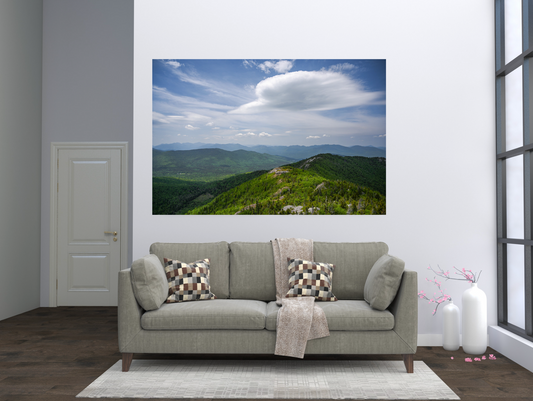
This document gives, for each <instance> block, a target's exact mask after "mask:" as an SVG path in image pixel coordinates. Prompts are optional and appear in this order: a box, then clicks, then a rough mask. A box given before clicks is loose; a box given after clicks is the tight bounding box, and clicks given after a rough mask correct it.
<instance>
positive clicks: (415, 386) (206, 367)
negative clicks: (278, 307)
mask: <svg viewBox="0 0 533 401" xmlns="http://www.w3.org/2000/svg"><path fill="white" fill-rule="evenodd" d="M121 369H122V362H121V361H118V362H117V363H116V364H114V365H113V366H112V367H111V368H109V369H108V370H107V371H106V372H105V373H104V374H103V375H102V376H100V377H99V378H98V379H96V380H95V381H94V382H93V383H92V384H90V385H89V386H88V387H87V388H86V389H85V390H83V391H82V392H81V393H80V394H78V395H77V397H88V398H178V399H179V398H209V399H216V398H225V399H228V398H248V399H255V398H258V399H259V398H260V399H282V398H286V399H291V398H292V399H295V398H296V399H353V400H355V399H357V400H367V399H373V400H376V399H379V400H391V399H399V400H419V399H424V400H458V399H460V398H459V397H458V396H457V395H456V394H455V393H454V392H453V391H452V390H451V389H450V388H449V387H448V386H447V385H446V384H444V382H443V381H442V380H441V379H440V378H439V377H438V376H437V375H436V374H435V373H434V372H433V371H432V370H431V369H430V368H429V367H428V366H427V365H426V364H425V363H424V362H422V361H415V362H414V371H415V372H414V373H412V374H408V373H406V371H405V366H404V364H403V362H402V361H316V360H275V361H268V360H267V361H264V360H251V361H250V360H245V361H243V360H146V359H145V360H143V359H138V360H133V362H132V364H131V368H130V371H129V372H127V373H123V372H122V371H121Z"/></svg>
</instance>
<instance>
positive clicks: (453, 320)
mask: <svg viewBox="0 0 533 401" xmlns="http://www.w3.org/2000/svg"><path fill="white" fill-rule="evenodd" d="M442 316H443V336H442V346H443V347H444V349H445V350H446V351H457V350H458V349H459V345H460V344H459V308H458V307H457V305H455V304H454V303H453V301H450V302H448V303H447V304H446V306H445V307H444V308H442Z"/></svg>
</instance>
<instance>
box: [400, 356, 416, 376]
mask: <svg viewBox="0 0 533 401" xmlns="http://www.w3.org/2000/svg"><path fill="white" fill-rule="evenodd" d="M402 356H403V363H404V364H405V369H406V370H407V373H414V371H415V369H414V354H403V355H402Z"/></svg>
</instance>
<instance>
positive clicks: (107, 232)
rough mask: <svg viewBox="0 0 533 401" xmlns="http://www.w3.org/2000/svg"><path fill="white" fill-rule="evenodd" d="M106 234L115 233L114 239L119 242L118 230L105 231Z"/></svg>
mask: <svg viewBox="0 0 533 401" xmlns="http://www.w3.org/2000/svg"><path fill="white" fill-rule="evenodd" d="M104 234H113V235H114V237H113V241H115V242H117V232H116V231H104Z"/></svg>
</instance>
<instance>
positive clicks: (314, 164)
mask: <svg viewBox="0 0 533 401" xmlns="http://www.w3.org/2000/svg"><path fill="white" fill-rule="evenodd" d="M291 166H293V167H295V168H299V169H303V170H308V171H313V172H315V173H317V174H318V175H320V176H321V177H324V178H327V179H329V180H344V181H348V182H353V183H355V184H358V185H361V186H364V187H368V188H370V189H373V190H375V191H379V192H380V193H381V194H382V195H386V159H385V158H384V157H372V158H368V157H360V156H344V157H343V156H337V155H332V154H321V155H316V156H314V157H310V158H308V159H305V160H301V161H299V162H296V163H293V164H291Z"/></svg>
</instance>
